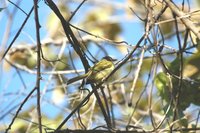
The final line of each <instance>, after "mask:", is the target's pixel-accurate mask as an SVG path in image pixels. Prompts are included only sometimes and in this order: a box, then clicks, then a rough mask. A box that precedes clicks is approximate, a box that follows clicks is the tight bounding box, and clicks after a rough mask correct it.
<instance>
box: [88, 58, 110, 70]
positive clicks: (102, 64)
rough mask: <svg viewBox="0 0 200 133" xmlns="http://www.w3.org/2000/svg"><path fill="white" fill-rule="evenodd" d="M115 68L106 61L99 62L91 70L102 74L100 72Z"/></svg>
mask: <svg viewBox="0 0 200 133" xmlns="http://www.w3.org/2000/svg"><path fill="white" fill-rule="evenodd" d="M112 66H113V63H112V62H110V61H107V60H105V59H103V60H101V61H99V62H98V63H96V64H95V65H94V66H93V67H92V68H91V70H92V71H97V72H100V71H103V70H105V69H107V68H110V67H112Z"/></svg>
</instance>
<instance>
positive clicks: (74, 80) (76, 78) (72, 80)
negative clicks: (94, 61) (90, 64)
mask: <svg viewBox="0 0 200 133" xmlns="http://www.w3.org/2000/svg"><path fill="white" fill-rule="evenodd" d="M87 76H88V73H86V74H83V75H80V76H77V77H74V78H72V79H69V80H68V81H67V85H69V84H71V83H74V82H76V81H78V80H81V79H84V78H86V77H87Z"/></svg>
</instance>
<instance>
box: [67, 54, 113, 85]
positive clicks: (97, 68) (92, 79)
mask: <svg viewBox="0 0 200 133" xmlns="http://www.w3.org/2000/svg"><path fill="white" fill-rule="evenodd" d="M114 61H116V59H113V58H111V57H110V56H105V57H103V58H102V60H100V61H99V62H97V63H96V64H94V66H93V67H91V68H90V69H89V71H88V72H87V73H85V74H83V75H80V76H77V77H75V78H72V79H69V80H68V81H67V84H71V83H73V82H76V81H78V80H81V79H84V78H85V79H86V83H87V84H88V83H100V82H102V80H103V79H105V78H106V77H107V76H108V75H109V74H110V73H111V72H112V71H113V70H114V68H115V65H114V63H113V62H114Z"/></svg>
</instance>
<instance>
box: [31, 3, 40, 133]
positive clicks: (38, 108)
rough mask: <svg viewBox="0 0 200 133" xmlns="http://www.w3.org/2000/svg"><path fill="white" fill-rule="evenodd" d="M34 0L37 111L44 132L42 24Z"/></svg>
mask: <svg viewBox="0 0 200 133" xmlns="http://www.w3.org/2000/svg"><path fill="white" fill-rule="evenodd" d="M33 1H34V14H35V27H36V38H37V77H36V85H35V88H36V89H37V113H38V124H39V132H40V133H42V115H41V107H40V80H41V73H40V71H41V70H40V68H41V56H40V52H41V42H40V31H39V29H40V24H39V17H38V5H37V4H38V0H33Z"/></svg>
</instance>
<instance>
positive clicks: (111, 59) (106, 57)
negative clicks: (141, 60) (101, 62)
mask: <svg viewBox="0 0 200 133" xmlns="http://www.w3.org/2000/svg"><path fill="white" fill-rule="evenodd" d="M103 59H106V60H108V61H117V59H113V58H112V57H110V56H105V57H103Z"/></svg>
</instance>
